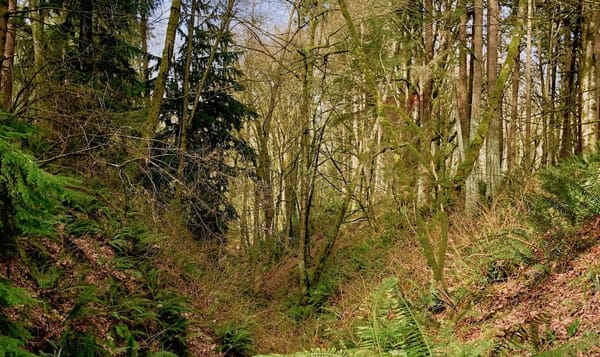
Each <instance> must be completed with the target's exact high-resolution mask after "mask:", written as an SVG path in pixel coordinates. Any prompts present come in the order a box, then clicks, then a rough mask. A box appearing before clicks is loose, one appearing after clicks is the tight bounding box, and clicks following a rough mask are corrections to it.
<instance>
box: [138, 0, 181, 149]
mask: <svg viewBox="0 0 600 357" xmlns="http://www.w3.org/2000/svg"><path fill="white" fill-rule="evenodd" d="M180 14H181V0H173V2H172V3H171V12H170V14H169V23H168V24H167V32H166V35H165V45H164V48H163V53H162V59H161V62H160V67H159V69H158V76H157V78H156V84H155V85H154V91H153V93H152V99H151V100H150V108H149V110H148V121H147V125H146V130H145V133H144V139H145V140H146V141H147V148H148V158H150V148H151V147H152V140H153V139H154V135H155V134H156V128H157V127H158V122H159V120H160V107H161V105H162V103H163V96H164V94H165V86H166V83H167V74H168V72H169V68H170V67H171V61H172V58H173V50H174V47H175V34H176V32H177V25H178V24H179V16H180Z"/></svg>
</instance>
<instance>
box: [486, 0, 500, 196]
mask: <svg viewBox="0 0 600 357" xmlns="http://www.w3.org/2000/svg"><path fill="white" fill-rule="evenodd" d="M499 16H500V13H499V10H498V0H488V12H487V24H488V44H487V93H488V101H489V97H490V96H491V94H492V93H493V92H494V88H495V87H496V79H497V77H498V33H499V21H498V19H499ZM491 116H492V117H491V120H490V128H489V132H488V136H487V138H486V151H485V153H486V165H485V167H486V170H487V180H486V182H487V185H488V187H487V195H488V197H493V196H494V194H495V192H496V189H497V185H498V182H500V176H501V174H502V172H501V167H502V165H501V160H502V157H501V156H500V131H501V125H500V113H499V112H498V111H494V112H493V113H491Z"/></svg>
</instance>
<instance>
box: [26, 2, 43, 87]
mask: <svg viewBox="0 0 600 357" xmlns="http://www.w3.org/2000/svg"><path fill="white" fill-rule="evenodd" d="M29 11H30V15H29V16H30V18H31V39H32V42H33V63H34V73H35V76H36V78H37V79H38V80H36V81H35V82H43V81H44V79H45V76H44V47H43V46H44V30H43V28H42V26H43V21H42V15H41V14H40V10H39V3H38V0H29ZM36 89H37V88H36Z"/></svg>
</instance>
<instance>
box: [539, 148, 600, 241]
mask: <svg viewBox="0 0 600 357" xmlns="http://www.w3.org/2000/svg"><path fill="white" fill-rule="evenodd" d="M599 170H600V153H595V154H592V155H587V156H583V157H581V156H575V157H572V158H569V159H567V160H565V161H563V162H562V163H561V164H560V165H558V166H556V167H554V168H550V169H547V170H545V171H543V172H542V173H541V174H540V178H541V188H542V190H543V192H541V193H539V194H538V195H536V196H535V197H533V199H532V204H531V219H532V220H533V222H534V223H536V225H537V226H538V227H540V228H541V230H542V231H546V230H549V229H551V228H555V227H561V226H575V225H577V224H580V223H583V222H586V221H588V220H590V219H592V218H594V217H597V216H598V215H600V175H598V171H599Z"/></svg>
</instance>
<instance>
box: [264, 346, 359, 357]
mask: <svg viewBox="0 0 600 357" xmlns="http://www.w3.org/2000/svg"><path fill="white" fill-rule="evenodd" d="M283 356H285V357H358V356H365V357H366V356H367V355H365V354H357V352H352V351H348V350H336V349H335V348H330V349H320V348H316V349H312V350H310V351H302V352H296V353H293V354H290V355H278V354H271V355H258V356H256V357H283Z"/></svg>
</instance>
